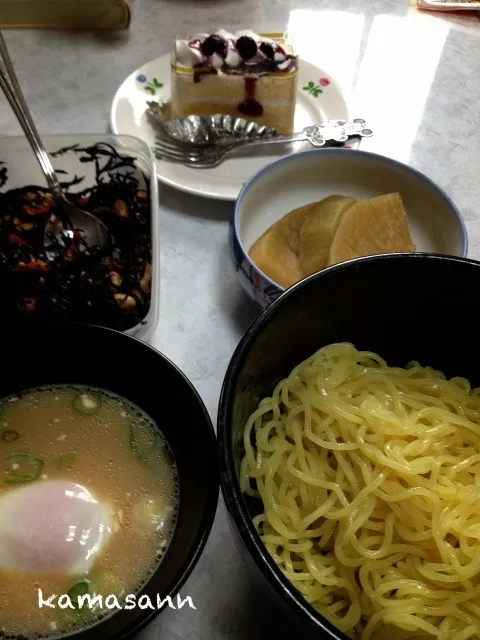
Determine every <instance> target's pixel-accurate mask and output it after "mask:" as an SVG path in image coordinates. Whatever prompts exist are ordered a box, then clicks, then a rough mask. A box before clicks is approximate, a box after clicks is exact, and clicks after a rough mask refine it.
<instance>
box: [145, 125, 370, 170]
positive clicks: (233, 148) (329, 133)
mask: <svg viewBox="0 0 480 640" xmlns="http://www.w3.org/2000/svg"><path fill="white" fill-rule="evenodd" d="M372 135H373V131H372V130H371V129H369V128H367V123H366V122H365V120H363V119H362V118H356V119H355V120H352V121H351V122H347V121H345V120H327V121H326V122H323V123H322V124H315V125H311V126H309V127H305V129H303V131H300V132H298V133H292V134H282V135H278V134H277V135H275V136H273V135H272V136H267V137H260V138H258V139H255V138H253V139H244V140H239V141H232V143H231V144H230V145H229V146H227V145H228V142H224V141H222V146H216V145H214V144H212V145H210V146H201V147H198V146H194V145H192V144H188V143H183V144H182V143H181V142H179V141H178V140H175V139H173V138H171V137H170V138H168V137H166V136H165V135H163V136H157V138H156V141H155V148H154V150H155V155H156V157H157V158H159V159H160V160H168V161H169V162H179V163H181V164H183V165H185V166H187V167H191V168H196V169H210V168H213V167H217V166H218V165H219V164H221V163H222V162H223V161H224V160H225V159H226V158H227V157H228V156H230V155H231V154H232V153H235V152H237V151H238V150H239V149H252V148H258V147H261V146H266V145H268V146H271V145H276V144H285V143H289V142H302V141H307V142H309V143H310V144H311V145H312V147H317V148H319V147H330V146H335V145H338V144H341V143H343V142H347V140H349V139H350V138H355V137H360V138H366V137H370V136H372Z"/></svg>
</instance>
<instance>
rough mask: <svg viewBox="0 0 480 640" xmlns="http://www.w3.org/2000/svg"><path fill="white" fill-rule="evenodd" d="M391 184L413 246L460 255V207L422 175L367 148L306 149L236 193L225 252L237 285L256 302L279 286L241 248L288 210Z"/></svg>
mask: <svg viewBox="0 0 480 640" xmlns="http://www.w3.org/2000/svg"><path fill="white" fill-rule="evenodd" d="M397 191H398V192H399V193H400V194H401V196H402V199H403V203H404V205H405V209H406V212H407V216H408V222H409V226H410V230H411V234H412V238H413V242H414V243H415V245H416V247H417V251H418V252H428V253H439V254H444V255H451V256H459V257H466V255H467V250H468V241H467V233H466V230H465V225H464V223H463V220H462V217H461V215H460V212H459V211H458V209H457V208H456V206H455V205H454V204H453V202H452V201H451V199H450V198H449V197H448V196H447V194H446V193H445V192H444V191H442V189H440V188H439V187H438V186H437V185H436V184H435V183H433V182H432V181H431V180H430V179H429V178H427V177H426V176H425V175H423V174H422V173H420V172H419V171H417V170H415V169H412V168H411V167H409V166H407V165H405V164H402V163H401V162H397V161H396V160H392V159H390V158H386V157H384V156H380V155H377V154H374V153H369V152H365V151H357V150H353V149H341V148H340V149H312V150H310V151H303V152H299V153H295V154H292V155H290V156H286V157H284V158H281V159H280V160H277V161H275V162H273V163H271V164H269V165H267V166H266V167H264V168H263V169H261V170H260V171H258V172H257V173H255V174H254V175H253V176H252V177H251V178H250V179H249V180H248V182H247V183H246V184H245V185H244V187H243V189H242V191H241V192H240V195H239V197H238V199H237V202H236V205H235V213H234V216H233V220H232V222H231V225H230V252H231V258H232V262H233V266H234V269H235V272H236V274H237V277H238V280H239V282H240V284H241V285H242V287H243V288H244V289H245V291H246V292H247V294H248V295H249V296H250V297H251V298H252V299H253V300H255V301H256V302H258V303H259V304H260V305H261V306H262V307H266V306H268V305H269V304H270V302H272V301H273V300H274V299H275V298H277V297H278V296H279V295H280V294H281V293H282V291H284V288H283V287H281V286H280V285H278V284H276V283H275V282H273V281H272V280H271V279H270V278H269V277H268V276H267V275H265V274H264V273H263V272H262V271H261V270H260V269H259V268H258V267H257V266H256V265H255V264H254V263H253V262H252V261H251V260H250V258H249V256H248V251H249V250H250V248H251V246H252V245H253V243H254V242H255V240H257V239H258V238H259V237H260V236H261V235H262V234H263V233H264V232H265V231H266V230H267V229H268V228H269V227H270V226H271V225H272V224H273V223H274V222H276V221H277V220H279V219H280V218H282V217H283V216H284V215H285V214H286V213H288V212H289V211H291V210H292V209H295V208H297V207H300V206H302V205H304V204H308V203H309V202H314V201H318V200H321V199H322V198H325V197H327V196H329V195H333V194H340V195H346V196H353V197H355V198H357V199H366V198H373V197H375V196H378V195H380V194H385V193H392V192H397Z"/></svg>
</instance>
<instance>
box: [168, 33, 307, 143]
mask: <svg viewBox="0 0 480 640" xmlns="http://www.w3.org/2000/svg"><path fill="white" fill-rule="evenodd" d="M297 71H298V57H297V56H296V55H295V54H294V52H293V49H292V47H291V46H290V45H289V44H288V43H287V41H286V39H285V37H284V36H282V35H281V34H257V33H254V32H253V31H238V32H237V33H235V34H232V33H228V32H227V31H225V30H223V29H220V30H218V31H215V32H214V33H211V34H208V33H200V34H197V35H195V36H193V38H191V39H190V40H182V39H177V40H176V41H175V49H174V52H173V55H172V73H171V96H172V97H171V101H172V104H171V115H172V117H173V118H180V117H183V116H187V115H191V114H195V115H214V114H217V113H223V114H227V115H232V116H235V117H239V118H245V119H246V120H255V121H256V122H258V123H259V124H264V125H267V126H269V127H272V128H274V129H276V130H277V132H278V133H290V132H292V131H293V122H294V115H295V102H296V92H297Z"/></svg>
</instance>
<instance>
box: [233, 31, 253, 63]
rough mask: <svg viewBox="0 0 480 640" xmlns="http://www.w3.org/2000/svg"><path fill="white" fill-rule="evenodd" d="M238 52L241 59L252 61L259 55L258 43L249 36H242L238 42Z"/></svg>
mask: <svg viewBox="0 0 480 640" xmlns="http://www.w3.org/2000/svg"><path fill="white" fill-rule="evenodd" d="M237 51H238V53H239V55H240V57H241V58H243V59H244V60H250V58H253V56H254V55H255V54H256V53H257V43H256V42H255V40H254V39H253V38H250V37H249V36H242V37H241V38H239V39H238V40H237Z"/></svg>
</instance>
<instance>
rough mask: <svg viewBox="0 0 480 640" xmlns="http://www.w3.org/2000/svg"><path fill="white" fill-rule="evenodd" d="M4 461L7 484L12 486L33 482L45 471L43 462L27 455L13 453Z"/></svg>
mask: <svg viewBox="0 0 480 640" xmlns="http://www.w3.org/2000/svg"><path fill="white" fill-rule="evenodd" d="M3 460H4V463H5V482H9V483H12V484H14V483H17V482H18V483H27V482H33V481H34V480H37V479H38V478H39V477H40V474H41V473H42V471H43V466H44V465H43V460H42V459H41V458H37V457H35V456H32V455H29V454H26V453H12V454H10V455H9V456H7V457H6V458H4V459H3Z"/></svg>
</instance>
